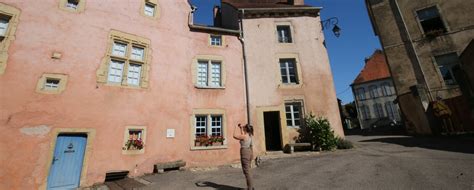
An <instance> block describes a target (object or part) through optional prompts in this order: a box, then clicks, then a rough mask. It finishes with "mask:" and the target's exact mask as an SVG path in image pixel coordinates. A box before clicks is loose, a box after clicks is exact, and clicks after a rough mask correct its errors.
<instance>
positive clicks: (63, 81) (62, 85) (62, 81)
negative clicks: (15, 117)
mask: <svg viewBox="0 0 474 190" xmlns="http://www.w3.org/2000/svg"><path fill="white" fill-rule="evenodd" d="M47 79H58V80H59V84H58V88H57V89H56V90H48V89H45V88H44V85H45V83H46V80H47ZM67 79H68V76H67V75H66V74H52V73H44V74H43V75H42V76H41V77H40V79H39V80H38V83H37V84H36V92H37V93H41V94H61V93H62V92H63V91H64V90H66V85H67Z"/></svg>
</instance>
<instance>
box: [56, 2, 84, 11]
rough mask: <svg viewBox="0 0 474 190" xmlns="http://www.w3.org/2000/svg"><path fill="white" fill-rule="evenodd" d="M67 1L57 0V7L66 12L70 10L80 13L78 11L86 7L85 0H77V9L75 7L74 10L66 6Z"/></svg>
mask: <svg viewBox="0 0 474 190" xmlns="http://www.w3.org/2000/svg"><path fill="white" fill-rule="evenodd" d="M67 1H68V0H60V1H59V9H61V10H64V11H67V12H71V13H80V12H83V11H84V9H85V7H86V0H78V1H79V4H78V5H77V9H75V10H74V9H70V8H67V7H66V4H67Z"/></svg>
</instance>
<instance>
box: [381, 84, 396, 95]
mask: <svg viewBox="0 0 474 190" xmlns="http://www.w3.org/2000/svg"><path fill="white" fill-rule="evenodd" d="M393 94H394V92H393V87H392V85H390V84H389V83H388V82H384V83H382V95H384V96H390V95H393Z"/></svg>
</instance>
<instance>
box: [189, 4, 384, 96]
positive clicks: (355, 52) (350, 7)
mask: <svg viewBox="0 0 474 190" xmlns="http://www.w3.org/2000/svg"><path fill="white" fill-rule="evenodd" d="M192 2H193V4H194V5H195V6H197V7H198V10H197V12H196V15H195V20H194V22H195V23H199V24H207V25H211V24H212V8H213V7H214V5H219V4H220V0H192ZM305 4H307V5H313V6H318V7H322V8H323V9H322V10H321V19H322V20H325V19H328V18H331V17H337V18H338V20H339V23H338V26H339V27H340V28H341V29H342V30H341V36H339V38H337V37H335V36H334V34H333V33H332V31H331V29H332V27H330V28H329V29H326V30H325V31H324V34H325V37H326V46H327V49H328V54H329V60H330V64H331V68H332V73H333V77H334V85H335V87H336V93H337V97H338V98H339V99H341V100H342V102H343V104H345V103H349V102H351V101H353V100H354V96H353V95H352V90H351V89H350V86H349V85H350V84H352V81H354V79H355V78H356V77H357V75H358V74H359V72H360V71H361V70H362V68H363V67H364V64H365V62H364V60H365V58H366V57H369V56H370V55H372V53H373V52H374V51H375V50H376V49H380V42H379V40H378V38H377V36H375V34H374V32H373V29H372V25H371V23H370V19H369V17H368V15H367V9H366V8H365V1H363V0H305Z"/></svg>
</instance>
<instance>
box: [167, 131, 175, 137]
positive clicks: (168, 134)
mask: <svg viewBox="0 0 474 190" xmlns="http://www.w3.org/2000/svg"><path fill="white" fill-rule="evenodd" d="M166 138H174V129H167V130H166Z"/></svg>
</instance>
